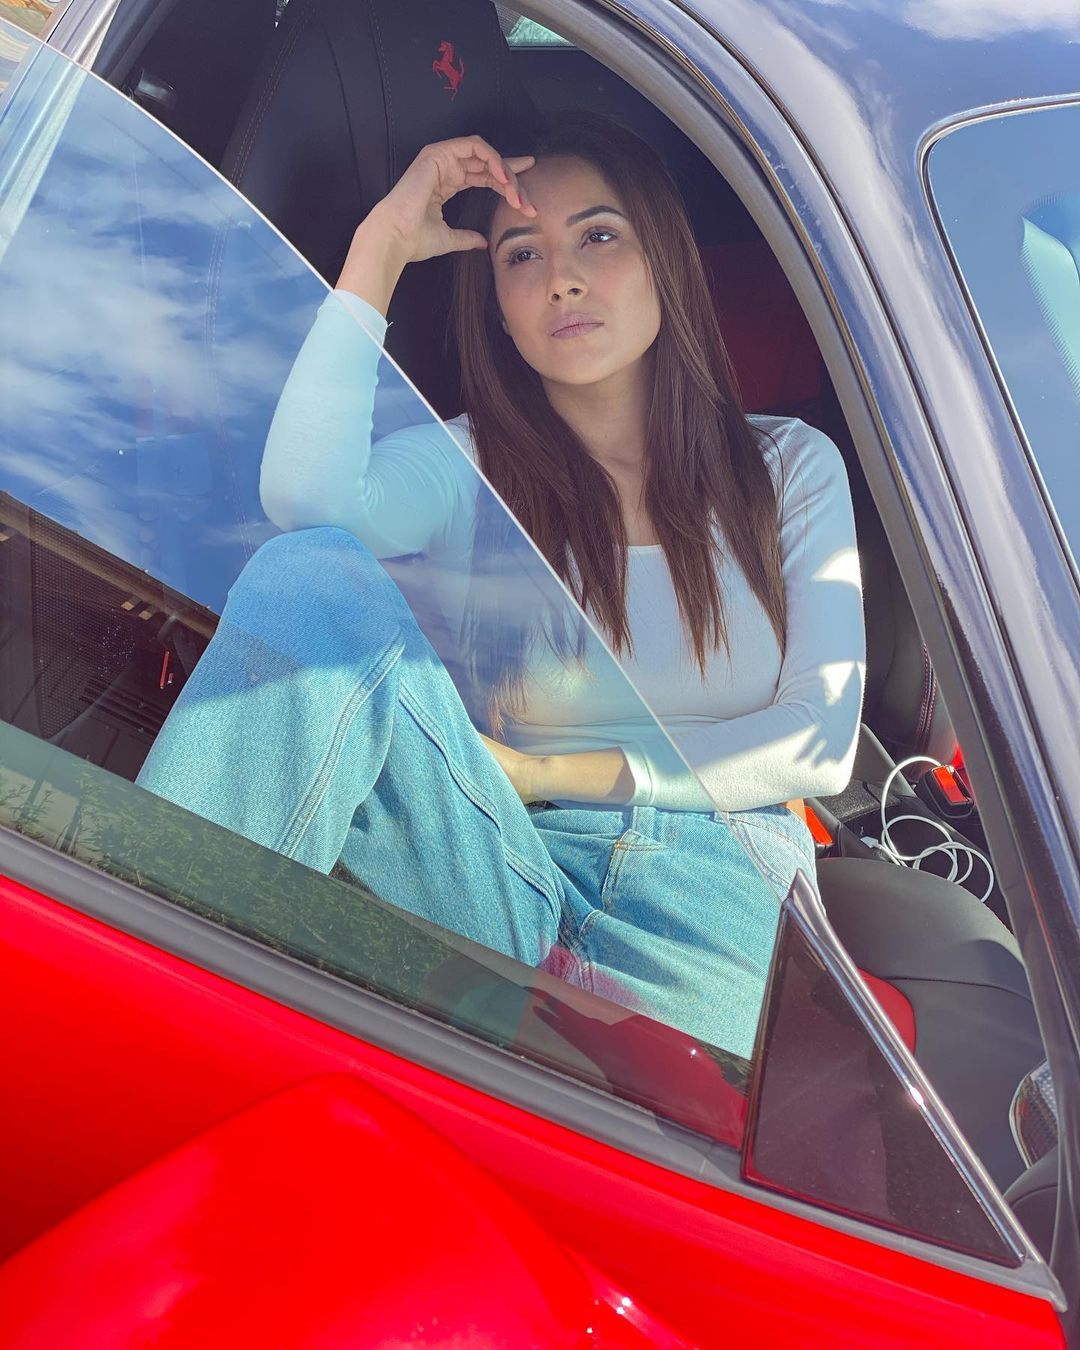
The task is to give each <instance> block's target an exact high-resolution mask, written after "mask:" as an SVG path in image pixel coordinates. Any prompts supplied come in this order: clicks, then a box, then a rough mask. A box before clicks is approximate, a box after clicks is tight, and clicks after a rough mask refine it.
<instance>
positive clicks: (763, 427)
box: [746, 413, 847, 496]
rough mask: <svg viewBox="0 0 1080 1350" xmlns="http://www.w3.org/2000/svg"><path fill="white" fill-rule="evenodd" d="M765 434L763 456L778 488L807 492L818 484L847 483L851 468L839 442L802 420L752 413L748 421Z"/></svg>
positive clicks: (762, 442) (762, 444) (785, 490)
mask: <svg viewBox="0 0 1080 1350" xmlns="http://www.w3.org/2000/svg"><path fill="white" fill-rule="evenodd" d="M746 420H747V421H748V422H749V423H750V425H751V427H753V428H754V429H755V430H756V431H758V432H759V433H761V446H762V454H763V455H764V458H765V462H766V463H767V464H768V465H769V468H770V469H771V471H772V474H773V477H774V479H775V481H776V484H777V488H778V490H780V491H781V492H782V493H783V494H784V495H785V496H786V495H787V493H789V492H790V491H793V490H796V489H797V488H798V490H800V491H801V492H803V493H805V492H806V491H808V490H810V489H811V488H812V487H813V486H814V485H815V484H817V483H826V482H829V481H832V480H839V481H840V482H841V483H844V484H846V483H847V466H846V465H845V463H844V457H843V455H842V454H841V453H840V451H839V449H838V448H837V446H836V442H835V441H833V440H832V439H831V438H830V437H829V436H827V435H826V434H825V432H824V431H821V430H820V429H819V428H818V427H813V426H811V425H810V424H809V422H804V421H802V420H801V418H798V417H777V416H773V415H772V414H766V413H750V414H748V416H747V419H746Z"/></svg>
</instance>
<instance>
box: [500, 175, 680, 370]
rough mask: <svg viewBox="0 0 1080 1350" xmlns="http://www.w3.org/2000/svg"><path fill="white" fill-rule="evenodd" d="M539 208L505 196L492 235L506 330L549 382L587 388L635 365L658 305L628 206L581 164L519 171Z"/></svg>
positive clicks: (648, 341) (655, 323) (655, 325)
mask: <svg viewBox="0 0 1080 1350" xmlns="http://www.w3.org/2000/svg"><path fill="white" fill-rule="evenodd" d="M521 184H522V187H523V188H524V189H525V192H526V193H527V195H528V197H529V198H530V200H531V201H532V203H533V205H534V206H535V207H536V211H537V214H536V215H535V217H534V216H525V215H522V214H521V213H520V212H518V211H515V210H514V208H513V207H512V206H510V204H509V203H508V202H507V201H505V200H500V202H499V205H498V207H497V209H496V211H495V216H494V218H493V220H492V223H491V229H490V232H489V234H488V244H489V247H490V256H491V263H492V267H493V269H494V276H495V294H496V297H497V299H498V303H499V308H500V309H501V311H502V315H503V322H504V326H505V328H506V331H507V332H508V333H509V334H510V337H511V338H512V339H513V341H514V345H515V346H516V347H517V349H518V352H519V353H520V354H521V356H522V358H523V359H524V360H525V361H527V362H528V364H529V365H530V366H532V368H533V369H534V370H535V371H536V372H537V374H538V375H540V377H541V378H542V379H543V380H544V381H545V382H548V381H550V382H553V383H557V384H568V385H589V384H595V383H598V382H599V381H601V380H605V379H607V378H609V377H610V376H612V375H616V374H618V373H620V372H624V371H630V370H631V369H632V368H633V367H635V366H637V365H639V364H640V363H641V361H642V358H643V356H644V355H645V353H646V352H647V351H648V350H649V348H650V347H651V346H652V344H653V342H654V341H655V339H656V335H657V333H658V332H659V331H660V301H659V298H658V297H657V295H656V291H655V288H654V287H653V284H652V278H651V275H650V272H649V267H648V264H647V263H646V261H645V256H644V254H643V253H642V251H641V245H640V243H639V242H638V238H637V235H636V234H635V233H634V228H633V226H632V225H631V224H630V221H629V219H628V218H627V215H626V213H625V207H624V206H623V204H622V202H621V201H620V200H619V198H618V197H617V195H616V194H615V193H614V191H613V190H612V189H611V188H610V187H609V186H608V184H607V181H606V180H605V179H604V178H603V177H602V176H601V175H600V174H599V173H598V171H597V170H596V169H595V168H593V166H592V165H591V164H587V163H586V162H585V161H584V160H580V159H570V158H552V159H544V160H540V161H539V162H538V163H537V164H535V165H534V166H533V168H531V169H529V170H527V171H526V172H525V173H524V174H522V175H521Z"/></svg>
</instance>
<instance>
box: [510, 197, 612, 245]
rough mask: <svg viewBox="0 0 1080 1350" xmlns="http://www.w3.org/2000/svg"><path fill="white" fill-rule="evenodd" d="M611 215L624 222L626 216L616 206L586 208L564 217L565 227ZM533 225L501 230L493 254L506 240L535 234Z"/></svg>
mask: <svg viewBox="0 0 1080 1350" xmlns="http://www.w3.org/2000/svg"><path fill="white" fill-rule="evenodd" d="M599 215H612V216H618V217H619V219H620V220H625V219H626V215H625V214H624V213H623V212H622V211H620V210H619V208H618V207H617V206H587V207H586V208H585V210H584V211H575V213H574V214H573V215H572V216H567V217H566V224H567V225H578V224H580V223H581V221H583V220H588V218H589V217H590V216H599ZM536 233H537V228H536V226H535V225H512V226H511V227H510V229H508V230H503V232H502V234H500V235H499V240H498V243H497V244H496V245H495V250H494V251H495V252H496V253H497V252H498V251H499V249H501V248H502V246H503V244H505V243H506V241H507V240H508V239H522V238H524V237H525V236H526V235H530V234H536Z"/></svg>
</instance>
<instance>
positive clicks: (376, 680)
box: [275, 634, 405, 858]
mask: <svg viewBox="0 0 1080 1350" xmlns="http://www.w3.org/2000/svg"><path fill="white" fill-rule="evenodd" d="M404 650H405V640H404V638H403V637H402V636H401V635H400V634H399V635H398V637H397V638H396V639H395V640H394V641H392V642H391V643H389V644H388V645H387V646H386V647H385V648H384V650H383V652H382V654H381V655H380V657H379V658H378V660H377V661H376V662H375V664H374V665H373V666H371V667H370V668H369V669H368V670H367V671H366V672H365V674H364V677H363V679H361V680H360V681H359V682H358V683H357V686H356V688H355V689H354V690H353V692H352V694H351V695H350V697H349V700H348V702H347V703H346V704H345V707H344V709H343V710H342V713H341V716H340V717H339V718H338V723H337V727H336V728H335V730H334V735H333V738H332V740H331V742H330V746H329V748H328V750H327V752H326V754H325V755H324V756H323V762H322V765H321V767H320V769H319V771H318V773H317V774H316V775H315V777H314V779H313V780H312V784H311V787H310V788H308V790H307V792H306V793H305V795H304V797H303V799H302V800H301V801H300V802H299V803H298V805H297V807H296V811H295V812H294V813H293V817H292V819H291V820H290V821H289V822H288V824H287V825H286V826H285V828H284V830H283V831H282V837H281V843H280V844H279V845H278V846H276V847H275V851H276V852H278V853H283V854H284V855H285V856H286V857H287V858H291V857H292V856H293V854H294V853H295V851H296V849H297V848H298V847H299V846H300V842H301V840H302V839H303V837H304V834H305V833H306V831H307V828H308V826H309V825H310V824H311V822H312V820H313V819H314V818H315V813H316V812H317V811H318V809H319V806H320V805H321V804H322V800H323V798H324V797H325V796H326V790H327V788H328V787H329V786H330V782H331V780H332V778H333V776H334V771H335V769H336V768H337V764H338V761H339V760H340V758H341V752H342V749H343V748H344V745H345V738H346V736H347V735H348V733H349V728H350V727H351V725H352V723H353V719H354V718H355V717H356V714H357V713H358V712H359V711H360V709H361V708H362V707H363V706H364V704H365V703H366V702H367V700H368V699H369V698H370V697H371V696H372V694H374V692H375V691H376V689H378V687H379V686H380V685H381V684H382V682H383V680H384V679H385V678H386V676H387V675H388V674H389V673H390V671H391V670H392V669H393V668H394V665H395V664H396V663H397V661H398V660H399V659H400V657H401V654H402V652H403V651H404Z"/></svg>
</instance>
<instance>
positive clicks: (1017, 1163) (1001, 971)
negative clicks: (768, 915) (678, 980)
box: [818, 858, 1045, 1190]
mask: <svg viewBox="0 0 1080 1350" xmlns="http://www.w3.org/2000/svg"><path fill="white" fill-rule="evenodd" d="M818 880H819V884H820V888H821V897H822V900H823V901H824V904H825V910H826V912H827V914H828V916H829V921H830V923H831V924H832V926H833V928H834V929H835V930H836V932H837V935H838V936H839V938H840V940H841V941H842V942H843V944H844V946H845V947H846V948H847V950H848V952H849V953H850V955H851V957H852V960H853V961H854V962H855V964H856V965H857V966H858V967H859V968H860V969H861V970H865V971H868V972H869V973H870V974H871V975H874V976H876V977H877V978H878V979H880V980H883V981H885V982H886V983H887V984H890V985H892V986H893V988H894V989H896V990H898V991H899V992H900V993H901V994H903V996H904V997H905V998H906V999H907V1000H908V1002H909V1003H910V1005H911V1008H912V1011H913V1013H914V1017H915V1058H916V1059H917V1060H918V1062H919V1064H920V1065H921V1066H922V1068H923V1069H924V1070H925V1072H926V1075H927V1077H928V1078H929V1079H930V1081H931V1082H932V1083H933V1085H934V1087H935V1088H937V1090H938V1092H939V1093H940V1095H941V1097H942V1099H943V1100H944V1102H945V1105H946V1106H947V1107H948V1108H949V1110H950V1111H951V1112H952V1114H953V1116H954V1117H955V1119H956V1122H957V1124H958V1125H959V1126H960V1128H961V1130H962V1131H963V1132H964V1134H965V1135H966V1136H967V1138H968V1140H969V1141H970V1143H971V1145H972V1147H973V1148H974V1149H975V1151H976V1153H978V1155H979V1157H980V1158H981V1159H982V1161H983V1163H984V1164H985V1165H986V1168H987V1170H988V1171H989V1172H990V1175H991V1176H992V1177H993V1178H994V1180H995V1182H996V1183H997V1184H998V1186H999V1187H1001V1189H1002V1190H1004V1189H1005V1188H1006V1187H1007V1186H1009V1185H1010V1184H1011V1183H1012V1182H1013V1181H1015V1180H1016V1178H1017V1177H1018V1176H1019V1175H1020V1173H1021V1171H1022V1170H1023V1167H1024V1164H1023V1161H1022V1159H1021V1157H1020V1154H1019V1152H1018V1150H1017V1148H1016V1144H1015V1143H1014V1141H1013V1137H1012V1131H1011V1127H1010V1124H1009V1108H1010V1105H1011V1102H1012V1098H1013V1093H1014V1092H1015V1091H1016V1087H1017V1084H1018V1083H1019V1082H1020V1080H1021V1079H1022V1078H1023V1077H1024V1075H1025V1074H1027V1073H1028V1072H1030V1070H1031V1069H1033V1068H1034V1067H1035V1065H1036V1064H1038V1063H1039V1062H1040V1061H1041V1060H1042V1059H1044V1058H1045V1052H1044V1050H1043V1045H1042V1040H1041V1038H1040V1036H1039V1027H1038V1023H1037V1021H1036V1019H1035V1010H1034V1007H1033V1005H1032V1002H1031V993H1030V991H1029V989H1028V983H1027V976H1026V974H1025V972H1024V966H1023V962H1022V961H1021V959H1020V949H1019V947H1018V946H1017V943H1016V939H1015V938H1014V937H1013V935H1012V934H1011V933H1010V932H1009V930H1008V929H1007V928H1006V927H1005V925H1004V924H1003V923H1002V922H1001V921H1000V919H998V918H997V917H996V915H994V914H993V913H992V912H991V911H990V910H989V909H987V908H986V906H985V905H981V904H980V903H979V901H978V900H977V899H976V898H975V897H974V896H972V895H969V894H968V892H967V891H964V890H962V889H961V888H960V887H959V886H955V885H952V884H951V883H949V882H947V881H943V880H941V879H940V878H939V877H935V876H932V875H930V874H929V873H923V872H912V871H909V870H908V869H907V868H903V867H892V866H890V865H888V864H886V863H882V862H878V861H872V860H861V859H854V858H844V859H837V860H832V861H825V862H823V863H822V864H821V865H820V866H819V868H818Z"/></svg>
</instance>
